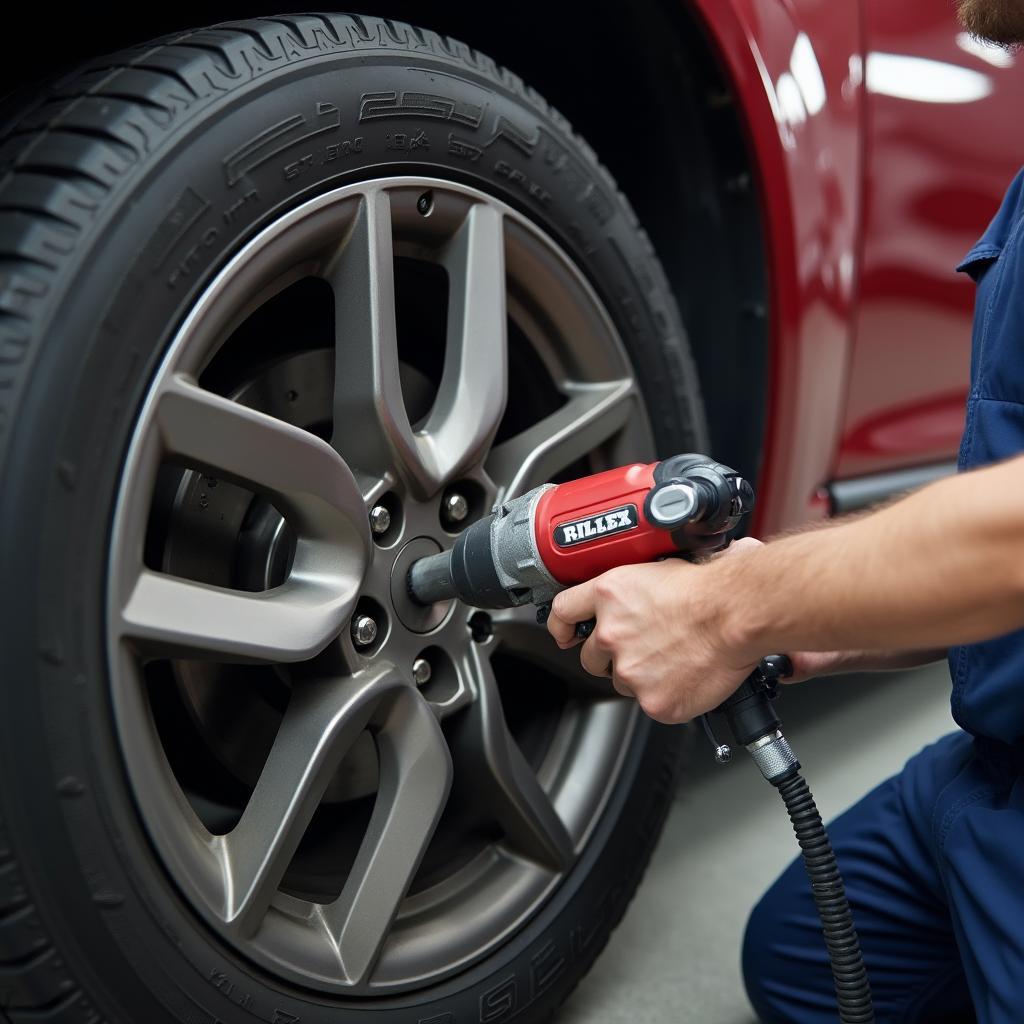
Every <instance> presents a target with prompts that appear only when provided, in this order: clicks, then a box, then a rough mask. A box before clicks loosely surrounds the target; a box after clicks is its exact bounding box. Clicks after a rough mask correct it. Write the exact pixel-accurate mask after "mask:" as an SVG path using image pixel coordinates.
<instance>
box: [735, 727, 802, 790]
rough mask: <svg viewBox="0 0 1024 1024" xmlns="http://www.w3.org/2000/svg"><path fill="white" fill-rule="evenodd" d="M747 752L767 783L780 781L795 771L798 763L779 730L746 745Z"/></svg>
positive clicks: (798, 766)
mask: <svg viewBox="0 0 1024 1024" xmlns="http://www.w3.org/2000/svg"><path fill="white" fill-rule="evenodd" d="M747 750H749V751H750V756H751V757H752V758H753V759H754V762H755V764H756V765H757V767H758V768H759V769H760V771H761V774H762V775H763V776H764V777H765V778H766V779H767V780H768V781H769V782H773V781H775V780H776V779H781V778H782V777H783V776H784V775H788V774H790V773H791V772H794V771H797V770H799V768H800V762H799V761H798V760H797V758H796V754H794V753H793V749H792V747H790V745H789V741H788V740H787V739H786V737H785V736H783V735H782V732H781V731H780V730H779V729H776V730H775V731H774V732H773V733H769V734H767V735H765V736H762V737H761V738H760V739H757V740H755V741H754V742H753V743H748V744H747Z"/></svg>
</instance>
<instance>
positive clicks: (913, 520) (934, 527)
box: [707, 459, 1024, 656]
mask: <svg viewBox="0 0 1024 1024" xmlns="http://www.w3.org/2000/svg"><path fill="white" fill-rule="evenodd" d="M707 568H708V569H709V570H710V571H711V572H713V573H715V574H717V575H718V577H719V579H717V580H715V581H714V585H713V587H712V588H711V589H712V592H713V593H715V594H718V595H721V596H720V598H719V599H718V600H719V601H720V604H719V606H718V607H717V608H716V609H715V611H714V614H717V615H721V616H723V620H724V621H723V623H722V633H723V635H724V636H725V637H727V638H729V641H730V643H735V644H736V645H737V647H738V649H740V650H742V651H744V652H749V653H750V654H751V655H752V656H755V655H756V652H757V651H761V652H763V651H769V650H772V651H774V650H810V651H827V650H839V649H858V648H859V649H865V650H895V649H901V650H910V649H926V648H939V647H946V646H949V645H951V644H956V643H970V642H973V641H976V640H982V639H985V638H987V637H992V636H998V635H1000V634H1002V633H1006V632H1009V631H1011V630H1013V629H1015V628H1018V627H1020V626H1024V459H1014V460H1012V461H1010V462H1006V463H1001V464H999V465H997V466H993V467H989V468H987V469H982V470H977V471H974V472H971V473H966V474H961V475H959V476H956V477H951V478H949V479H946V480H941V481H938V482H937V483H934V484H931V485H930V486H928V487H926V488H923V489H922V490H920V491H918V492H916V493H914V494H912V495H910V496H909V497H907V498H905V499H903V500H902V501H899V502H896V503H895V504H893V505H890V506H889V507H887V508H885V509H882V510H881V511H879V512H878V513H876V514H874V515H870V516H867V517H864V518H861V519H858V520H856V521H854V522H850V523H845V524H839V525H836V526H833V527H832V528H830V529H826V530H819V531H816V532H810V533H802V534H796V535H793V536H789V537H783V538H780V539H779V540H776V541H772V542H770V543H768V544H767V545H765V546H764V547H763V548H759V549H757V550H755V551H752V552H751V553H750V554H749V555H747V556H745V557H743V558H737V559H736V560H735V562H734V561H733V560H731V559H728V558H723V559H720V560H716V561H715V562H713V563H711V564H709V566H708V567H707ZM709 611H710V609H709Z"/></svg>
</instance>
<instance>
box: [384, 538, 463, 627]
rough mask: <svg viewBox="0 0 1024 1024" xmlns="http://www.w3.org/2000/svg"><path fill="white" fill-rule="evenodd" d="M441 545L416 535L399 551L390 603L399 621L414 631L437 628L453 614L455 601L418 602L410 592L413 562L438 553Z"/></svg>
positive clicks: (392, 569)
mask: <svg viewBox="0 0 1024 1024" xmlns="http://www.w3.org/2000/svg"><path fill="white" fill-rule="evenodd" d="M439 551H441V545H440V544H438V542H437V541H436V540H432V539H431V538H429V537H417V538H415V540H411V541H409V543H408V544H406V545H405V547H403V548H402V550H401V551H400V552H399V553H398V557H397V558H396V559H395V563H394V565H393V566H392V568H391V588H390V589H391V604H392V607H393V608H394V611H395V615H396V616H397V617H398V621H399V622H400V623H401V624H402V625H403V626H404V627H405V628H406V629H408V630H411V631H412V632H413V633H419V634H423V633H429V632H430V631H431V630H434V629H437V627H438V626H440V625H441V623H442V622H444V620H445V619H446V618H447V617H448V615H450V614H451V612H452V609H453V608H454V606H455V602H454V601H441V602H438V603H437V604H433V605H427V606H426V607H425V606H423V605H421V604H418V603H417V602H416V601H414V600H413V599H412V596H411V595H410V594H409V585H408V582H407V581H408V578H409V570H410V569H411V568H412V564H413V562H416V561H418V560H419V559H421V558H426V557H427V556H428V555H436V554H437V553H438V552H439Z"/></svg>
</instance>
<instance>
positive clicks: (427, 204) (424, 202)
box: [416, 192, 434, 217]
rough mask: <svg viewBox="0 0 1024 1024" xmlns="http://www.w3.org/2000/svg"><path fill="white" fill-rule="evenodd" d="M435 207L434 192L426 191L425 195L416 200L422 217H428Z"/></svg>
mask: <svg viewBox="0 0 1024 1024" xmlns="http://www.w3.org/2000/svg"><path fill="white" fill-rule="evenodd" d="M433 208H434V193H433V192H424V193H423V195H421V196H420V197H419V199H417V200H416V209H417V210H418V211H419V214H420V216H421V217H426V216H427V214H428V213H430V211H431V210H432V209H433Z"/></svg>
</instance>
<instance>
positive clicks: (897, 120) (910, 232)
mask: <svg viewBox="0 0 1024 1024" xmlns="http://www.w3.org/2000/svg"><path fill="white" fill-rule="evenodd" d="M864 10H865V15H866V19H865V24H866V49H867V61H866V67H867V76H866V104H867V106H866V109H867V114H868V120H867V125H868V133H867V143H866V144H867V157H868V159H867V161H866V176H865V203H864V245H863V253H862V259H861V273H860V298H859V303H858V307H859V308H858V311H857V316H856V321H855V334H854V348H853V361H852V364H851V368H850V376H849V395H848V399H847V406H846V414H845V416H844V426H843V436H842V439H841V444H840V450H839V452H838V455H837V459H836V463H835V466H834V474H835V475H836V476H840V477H843V476H855V475H859V474H862V473H870V472H876V471H878V470H883V469H889V468H893V467H899V466H907V465H915V464H920V463H923V462H930V461H936V460H941V459H950V458H953V457H955V454H956V449H957V445H958V442H959V437H960V430H961V427H962V426H963V410H964V398H965V396H966V392H967V375H968V366H969V356H970V336H971V313H972V307H973V300H974V286H973V285H972V284H971V282H970V280H969V279H968V278H967V277H965V276H964V275H962V274H955V273H954V267H955V266H956V264H957V263H958V262H959V261H960V260H961V258H962V257H963V255H964V254H965V253H966V252H967V250H968V249H969V248H970V247H971V246H972V245H973V244H974V242H975V240H976V239H977V237H978V236H979V235H980V234H981V233H982V231H983V230H984V228H985V226H986V225H987V223H988V221H989V220H990V218H991V217H992V215H993V214H994V213H995V211H996V209H997V208H998V206H999V202H1000V199H1001V198H1002V195H1003V192H1004V191H1005V189H1006V186H1007V185H1008V184H1009V182H1010V179H1011V178H1012V177H1013V175H1014V174H1015V173H1016V171H1017V170H1018V168H1019V166H1020V163H1021V150H1020V143H1019V139H1018V138H1017V136H1016V133H1015V132H1014V131H1012V130H1010V131H1008V130H1007V126H1008V125H1013V124H1015V123H1016V121H1017V119H1018V116H1019V109H1020V108H1019V98H1020V96H1021V93H1022V89H1024V58H1022V57H1021V56H1019V55H1011V54H1007V53H1005V52H1004V51H1003V50H1000V49H998V48H995V47H985V46H983V45H982V44H980V43H978V42H976V41H974V40H971V39H970V38H969V37H968V36H967V35H966V34H965V33H964V32H963V30H962V29H961V27H960V26H959V25H958V23H957V21H956V18H955V16H954V12H953V5H952V4H950V3H931V2H928V3H925V2H917V3H909V4H893V3H891V2H889V0H865V5H864Z"/></svg>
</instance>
